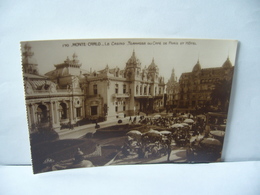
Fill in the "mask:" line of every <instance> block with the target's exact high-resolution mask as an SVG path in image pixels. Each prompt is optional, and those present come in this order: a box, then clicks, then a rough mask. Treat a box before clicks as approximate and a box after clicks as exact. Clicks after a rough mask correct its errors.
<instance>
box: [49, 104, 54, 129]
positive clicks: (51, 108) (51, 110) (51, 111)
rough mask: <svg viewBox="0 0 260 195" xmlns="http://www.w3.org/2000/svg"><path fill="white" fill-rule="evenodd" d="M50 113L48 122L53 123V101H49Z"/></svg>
mask: <svg viewBox="0 0 260 195" xmlns="http://www.w3.org/2000/svg"><path fill="white" fill-rule="evenodd" d="M50 114H51V118H50V120H51V121H50V122H51V124H52V125H54V123H55V122H54V112H53V102H52V101H51V102H50Z"/></svg>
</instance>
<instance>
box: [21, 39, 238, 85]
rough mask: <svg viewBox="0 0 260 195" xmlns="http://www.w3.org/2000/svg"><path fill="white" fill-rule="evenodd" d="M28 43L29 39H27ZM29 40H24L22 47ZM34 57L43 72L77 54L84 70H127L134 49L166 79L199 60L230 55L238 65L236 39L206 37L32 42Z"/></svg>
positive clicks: (219, 61)
mask: <svg viewBox="0 0 260 195" xmlns="http://www.w3.org/2000/svg"><path fill="white" fill-rule="evenodd" d="M28 42H29V41H28ZM25 43H26V42H21V49H22V51H23V46H24V44H25ZM29 43H30V45H31V47H32V48H31V51H32V52H34V56H33V58H34V59H35V60H36V61H37V63H38V69H39V73H40V74H42V75H43V74H45V73H47V72H49V71H51V70H54V69H55V67H54V64H60V63H62V62H63V61H64V60H66V58H67V56H68V57H69V58H70V59H72V55H73V54H74V53H76V54H77V55H78V60H79V61H80V63H81V64H82V66H81V68H82V69H85V70H90V69H91V70H92V71H94V70H96V71H98V70H101V69H104V68H105V66H106V65H108V66H109V68H115V67H119V68H120V69H124V67H125V65H126V62H127V60H128V59H129V58H130V57H131V55H132V52H133V51H135V55H136V57H137V58H138V59H139V60H140V62H141V67H142V68H144V67H145V66H146V67H148V66H149V65H150V64H151V62H152V59H154V62H155V64H156V65H158V67H159V74H160V75H161V76H163V77H164V78H165V81H167V80H168V79H169V78H170V76H171V72H172V69H173V68H174V70H175V74H176V76H177V78H178V79H179V78H180V76H181V74H182V73H183V72H191V71H192V68H193V66H194V65H195V64H196V63H197V61H198V60H199V61H200V64H201V68H210V67H220V66H222V65H223V63H224V62H225V61H226V59H227V57H229V59H230V61H231V63H232V64H233V65H235V59H236V50H237V41H235V40H213V39H212V40H209V39H208V40H206V39H96V40H94V39H83V40H51V41H30V42H29Z"/></svg>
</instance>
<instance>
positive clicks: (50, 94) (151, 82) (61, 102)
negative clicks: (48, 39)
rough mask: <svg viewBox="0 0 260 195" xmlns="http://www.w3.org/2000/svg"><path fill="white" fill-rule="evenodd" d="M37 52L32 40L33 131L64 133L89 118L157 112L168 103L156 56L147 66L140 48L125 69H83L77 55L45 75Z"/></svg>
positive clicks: (29, 99) (29, 91) (27, 50)
mask: <svg viewBox="0 0 260 195" xmlns="http://www.w3.org/2000/svg"><path fill="white" fill-rule="evenodd" d="M33 55H34V54H33V52H32V51H31V46H30V44H28V43H26V44H25V45H24V47H23V54H22V56H23V59H22V66H23V75H24V87H25V98H26V108H27V118H28V124H29V129H30V132H31V133H32V132H35V131H43V130H46V129H48V128H52V129H54V130H56V131H59V130H60V129H61V128H62V127H63V126H64V125H65V126H66V124H77V123H78V122H80V121H82V120H86V119H91V120H93V119H98V118H103V119H105V120H108V119H111V118H117V117H121V116H125V115H127V116H129V115H130V116H131V115H135V114H139V113H140V112H144V113H152V112H155V111H158V110H159V109H160V108H161V107H163V102H164V96H163V94H164V87H165V83H164V78H163V77H161V76H160V75H159V68H158V66H157V65H156V64H155V62H154V59H152V61H151V64H150V65H148V66H147V67H144V68H143V69H142V68H141V62H140V61H139V59H137V57H136V55H135V51H133V53H132V55H131V57H130V58H129V59H128V61H127V62H126V65H125V68H124V69H122V70H121V69H119V68H117V67H116V68H109V66H108V65H107V66H106V67H105V68H104V69H103V70H99V71H94V72H89V71H86V70H83V69H82V68H81V66H82V64H81V63H80V62H79V60H78V56H77V55H76V54H75V53H74V54H73V56H72V59H70V58H69V57H67V59H66V60H65V61H64V62H62V63H60V64H56V65H54V67H55V69H54V70H52V71H50V72H48V73H46V74H45V75H41V74H39V71H38V64H37V62H36V60H35V59H34V58H33Z"/></svg>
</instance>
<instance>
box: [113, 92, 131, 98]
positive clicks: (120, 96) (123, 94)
mask: <svg viewBox="0 0 260 195" xmlns="http://www.w3.org/2000/svg"><path fill="white" fill-rule="evenodd" d="M113 97H114V98H129V97H130V94H129V93H115V94H113Z"/></svg>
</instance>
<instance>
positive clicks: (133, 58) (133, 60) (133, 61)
mask: <svg viewBox="0 0 260 195" xmlns="http://www.w3.org/2000/svg"><path fill="white" fill-rule="evenodd" d="M126 65H127V66H131V65H134V66H138V67H140V66H141V63H140V61H139V59H137V58H136V56H135V51H133V53H132V56H131V57H130V58H129V60H128V61H127V63H126Z"/></svg>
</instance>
